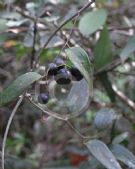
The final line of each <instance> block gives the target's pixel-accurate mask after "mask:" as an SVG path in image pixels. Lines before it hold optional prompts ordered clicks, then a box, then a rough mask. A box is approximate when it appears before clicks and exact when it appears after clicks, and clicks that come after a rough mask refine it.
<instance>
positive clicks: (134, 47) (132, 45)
mask: <svg viewBox="0 0 135 169" xmlns="http://www.w3.org/2000/svg"><path fill="white" fill-rule="evenodd" d="M134 51H135V36H134V37H132V38H130V39H129V41H128V42H127V44H126V46H125V48H124V49H123V50H122V51H121V54H120V57H121V60H122V62H124V61H125V60H126V59H127V58H128V57H129V56H130V54H132V53H133V52H134Z"/></svg>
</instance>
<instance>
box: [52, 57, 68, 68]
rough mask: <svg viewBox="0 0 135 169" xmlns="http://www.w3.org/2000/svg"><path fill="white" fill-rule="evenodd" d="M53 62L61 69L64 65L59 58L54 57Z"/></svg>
mask: <svg viewBox="0 0 135 169" xmlns="http://www.w3.org/2000/svg"><path fill="white" fill-rule="evenodd" d="M54 63H55V64H56V65H57V67H58V69H62V68H64V67H65V63H64V61H63V60H62V59H61V58H56V59H55V60H54Z"/></svg>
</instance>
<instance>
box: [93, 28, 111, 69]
mask: <svg viewBox="0 0 135 169" xmlns="http://www.w3.org/2000/svg"><path fill="white" fill-rule="evenodd" d="M111 61H112V47H111V41H110V38H109V33H108V30H107V28H106V26H104V28H103V30H102V32H101V34H100V38H99V40H98V41H97V43H96V46H95V49H94V66H95V68H96V69H97V70H99V69H101V68H103V67H104V66H106V65H107V64H109V63H111Z"/></svg>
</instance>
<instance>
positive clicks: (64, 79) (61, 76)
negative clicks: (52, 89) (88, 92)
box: [55, 68, 72, 85]
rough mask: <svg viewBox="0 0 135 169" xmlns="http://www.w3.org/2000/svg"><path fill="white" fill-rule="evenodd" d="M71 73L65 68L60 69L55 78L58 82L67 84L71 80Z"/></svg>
mask: <svg viewBox="0 0 135 169" xmlns="http://www.w3.org/2000/svg"><path fill="white" fill-rule="evenodd" d="M71 78H72V76H71V73H70V71H68V70H67V69H65V68H62V69H60V70H59V71H58V72H57V75H56V76H55V80H56V82H57V83H58V84H61V85H66V84H69V83H70V82H71Z"/></svg>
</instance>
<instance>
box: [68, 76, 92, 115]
mask: <svg viewBox="0 0 135 169" xmlns="http://www.w3.org/2000/svg"><path fill="white" fill-rule="evenodd" d="M80 89H81V90H80ZM89 96H90V90H89V86H88V83H87V82H86V80H85V79H82V80H81V81H79V82H77V83H75V84H74V85H73V86H72V88H71V90H70V93H69V95H68V97H67V105H68V109H69V111H70V114H77V115H79V114H80V113H81V112H84V109H85V108H87V106H88V103H89ZM75 103H76V104H75Z"/></svg>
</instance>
